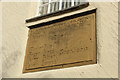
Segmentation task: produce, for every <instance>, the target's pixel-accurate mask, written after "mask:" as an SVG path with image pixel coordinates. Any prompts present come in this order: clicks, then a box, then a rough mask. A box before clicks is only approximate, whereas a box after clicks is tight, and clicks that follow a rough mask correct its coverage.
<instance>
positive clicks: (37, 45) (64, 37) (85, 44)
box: [23, 9, 97, 73]
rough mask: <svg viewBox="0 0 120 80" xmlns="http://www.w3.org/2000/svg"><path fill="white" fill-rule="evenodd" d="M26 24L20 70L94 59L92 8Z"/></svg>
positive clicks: (95, 58) (94, 18) (25, 70)
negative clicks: (22, 65) (42, 21)
mask: <svg viewBox="0 0 120 80" xmlns="http://www.w3.org/2000/svg"><path fill="white" fill-rule="evenodd" d="M29 28H30V30H29V37H28V42H27V47H26V56H25V61H24V68H23V73H27V72H34V71H43V70H49V69H58V68H66V67H72V66H80V65H87V64H95V63H97V56H96V54H97V39H96V9H94V10H90V11H86V12H82V13H78V14H74V15H71V16H67V17H63V18H60V19H56V20H52V21H49V22H44V23H40V24H37V25H33V26H29Z"/></svg>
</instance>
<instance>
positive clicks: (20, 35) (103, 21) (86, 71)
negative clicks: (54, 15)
mask: <svg viewBox="0 0 120 80" xmlns="http://www.w3.org/2000/svg"><path fill="white" fill-rule="evenodd" d="M36 4H37V3H27V2H26V3H23V2H18V3H15V2H11V3H3V6H2V7H3V10H2V13H3V18H2V20H3V30H2V33H3V37H2V40H3V41H2V43H3V45H2V51H3V52H2V54H3V56H2V59H3V61H2V62H3V66H2V67H3V69H2V70H3V72H2V76H3V77H22V78H26V77H29V78H30V77H31V78H33V77H34V78H47V77H56V78H60V77H66V78H68V77H69V78H71V77H72V78H73V77H75V78H108V77H109V78H117V77H118V73H117V72H118V3H115V2H114V3H113V2H102V3H100V2H94V3H90V4H91V5H92V6H94V7H96V8H97V39H98V42H97V44H98V47H97V48H98V52H97V54H98V64H94V65H86V66H79V67H72V68H65V69H56V70H48V71H39V72H34V73H27V74H22V67H23V61H24V56H25V48H26V42H27V38H28V29H27V28H26V27H25V19H26V18H30V17H33V16H34V15H36V13H35V11H36V7H37V6H36Z"/></svg>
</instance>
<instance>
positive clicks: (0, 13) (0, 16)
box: [0, 2, 2, 79]
mask: <svg viewBox="0 0 120 80" xmlns="http://www.w3.org/2000/svg"><path fill="white" fill-rule="evenodd" d="M1 47H2V4H1V2H0V48H1ZM1 56H2V51H1V49H0V64H2V61H1V60H2V59H1V58H2V57H1ZM1 76H2V65H0V79H1Z"/></svg>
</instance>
